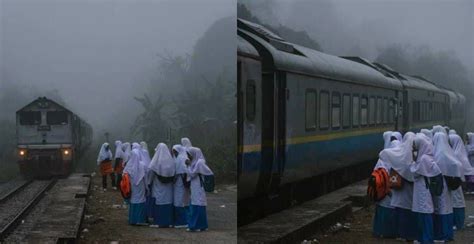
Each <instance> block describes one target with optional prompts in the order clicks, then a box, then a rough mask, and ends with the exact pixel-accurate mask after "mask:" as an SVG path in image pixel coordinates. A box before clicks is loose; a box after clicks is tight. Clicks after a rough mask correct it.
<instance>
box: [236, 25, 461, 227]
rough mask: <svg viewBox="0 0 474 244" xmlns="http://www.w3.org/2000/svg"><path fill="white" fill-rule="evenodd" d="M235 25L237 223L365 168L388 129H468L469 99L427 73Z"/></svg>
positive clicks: (259, 28) (357, 175) (358, 174)
mask: <svg viewBox="0 0 474 244" xmlns="http://www.w3.org/2000/svg"><path fill="white" fill-rule="evenodd" d="M237 34H238V40H239V41H238V63H237V67H238V134H239V140H238V146H239V151H238V186H239V193H238V201H239V210H242V211H239V225H241V224H245V222H247V220H246V219H244V218H245V217H247V216H245V217H244V218H242V220H241V217H242V216H243V215H247V214H248V213H250V212H255V214H256V215H259V214H263V215H266V214H267V213H271V212H274V210H272V209H273V208H274V209H275V210H278V209H281V208H284V207H286V206H289V205H291V204H292V203H293V201H295V200H296V201H301V200H307V199H309V198H312V197H314V196H317V195H320V194H323V193H325V192H327V191H330V190H333V189H336V188H338V187H341V186H343V185H346V184H349V183H351V182H353V181H354V180H357V179H362V178H364V177H367V175H368V174H369V172H370V170H371V169H372V167H373V165H374V160H375V158H376V157H377V155H378V152H379V151H380V150H381V149H382V148H383V140H381V138H382V133H383V132H384V131H387V130H398V131H401V132H406V131H419V129H421V128H430V127H431V126H433V125H436V124H441V125H450V126H452V127H453V128H455V129H456V130H458V131H459V132H461V131H462V127H463V121H465V118H464V117H463V115H460V114H461V113H462V110H463V109H464V108H465V105H464V103H465V99H463V97H462V95H460V94H457V93H455V92H449V91H448V90H446V89H443V88H440V87H438V86H436V85H435V84H434V83H432V82H430V81H428V80H426V79H425V78H423V77H418V76H408V75H403V74H399V73H398V72H396V71H394V70H393V69H391V68H390V67H388V66H386V65H383V64H378V63H371V62H369V61H367V60H365V59H363V58H360V57H336V56H332V55H328V54H324V53H321V52H318V51H316V50H312V49H309V48H305V47H302V46H299V45H296V44H293V43H289V42H286V41H285V40H283V39H282V38H281V37H279V36H278V35H276V34H275V33H272V32H271V31H269V30H268V29H266V28H265V27H263V26H260V25H258V24H254V23H252V22H248V21H245V20H241V19H238V21H237ZM259 209H260V210H259ZM259 211H261V212H259ZM250 218H252V217H250Z"/></svg>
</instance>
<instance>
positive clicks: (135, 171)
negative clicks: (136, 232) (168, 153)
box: [123, 143, 146, 225]
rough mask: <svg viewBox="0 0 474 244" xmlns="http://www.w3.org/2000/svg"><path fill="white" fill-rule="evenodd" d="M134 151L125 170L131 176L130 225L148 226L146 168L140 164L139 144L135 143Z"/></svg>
mask: <svg viewBox="0 0 474 244" xmlns="http://www.w3.org/2000/svg"><path fill="white" fill-rule="evenodd" d="M133 145H134V149H133V150H132V151H131V153H130V158H129V160H128V162H127V165H126V166H125V169H124V170H123V172H124V173H127V174H128V175H129V176H130V180H131V197H130V208H129V211H128V223H129V224H131V225H146V219H145V218H146V213H145V201H146V199H145V191H146V185H145V184H146V183H145V167H143V165H142V164H141V163H140V151H139V149H138V148H137V145H138V144H137V143H133Z"/></svg>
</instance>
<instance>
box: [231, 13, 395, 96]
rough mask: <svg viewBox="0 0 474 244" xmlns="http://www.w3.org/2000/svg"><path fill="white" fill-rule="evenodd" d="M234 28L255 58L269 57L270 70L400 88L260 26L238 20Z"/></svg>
mask: <svg viewBox="0 0 474 244" xmlns="http://www.w3.org/2000/svg"><path fill="white" fill-rule="evenodd" d="M237 27H238V33H239V35H241V36H242V37H243V38H245V39H246V40H247V41H248V42H250V43H251V44H252V45H253V46H254V47H256V49H257V50H258V51H259V56H262V57H266V56H267V55H270V56H269V58H271V59H272V61H273V63H272V66H273V67H272V68H276V69H280V70H284V71H288V72H294V73H301V74H306V75H312V76H317V77H323V78H328V79H333V80H340V81H347V82H353V83H359V84H364V85H370V86H378V87H387V88H392V89H400V90H401V89H402V84H401V83H400V81H398V80H395V79H387V77H386V76H384V75H383V74H382V73H380V72H379V71H377V70H375V69H373V68H371V67H368V66H366V65H363V64H360V63H358V62H354V61H351V60H347V59H344V58H340V57H337V56H333V55H329V54H325V53H322V52H319V51H316V50H313V49H310V48H306V47H303V46H299V45H297V44H294V43H290V42H286V41H285V40H283V38H281V37H280V36H278V35H276V34H274V33H273V32H271V31H270V30H268V29H267V28H265V27H263V26H261V25H258V24H255V23H252V22H249V21H246V20H242V19H238V20H237ZM262 52H266V53H262Z"/></svg>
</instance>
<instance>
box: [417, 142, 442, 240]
mask: <svg viewBox="0 0 474 244" xmlns="http://www.w3.org/2000/svg"><path fill="white" fill-rule="evenodd" d="M413 146H414V152H417V153H416V157H415V160H416V161H415V162H414V163H413V164H412V165H411V166H410V171H411V172H412V173H413V174H414V183H413V185H414V187H413V205H412V211H413V212H414V213H415V215H416V232H417V240H418V241H419V242H420V243H433V212H434V206H433V200H432V196H431V192H430V190H429V186H427V185H426V182H427V181H426V180H427V177H434V176H437V175H440V174H441V170H440V169H439V167H438V165H437V164H436V163H435V161H434V158H433V145H432V144H431V140H430V139H429V138H428V137H427V136H425V135H424V134H422V133H418V134H416V137H415V141H414V145H413Z"/></svg>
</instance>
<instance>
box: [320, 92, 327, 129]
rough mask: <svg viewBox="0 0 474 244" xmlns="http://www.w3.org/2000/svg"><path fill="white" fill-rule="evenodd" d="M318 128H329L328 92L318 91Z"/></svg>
mask: <svg viewBox="0 0 474 244" xmlns="http://www.w3.org/2000/svg"><path fill="white" fill-rule="evenodd" d="M319 128H320V129H328V128H329V92H327V91H321V92H320V93H319Z"/></svg>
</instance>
